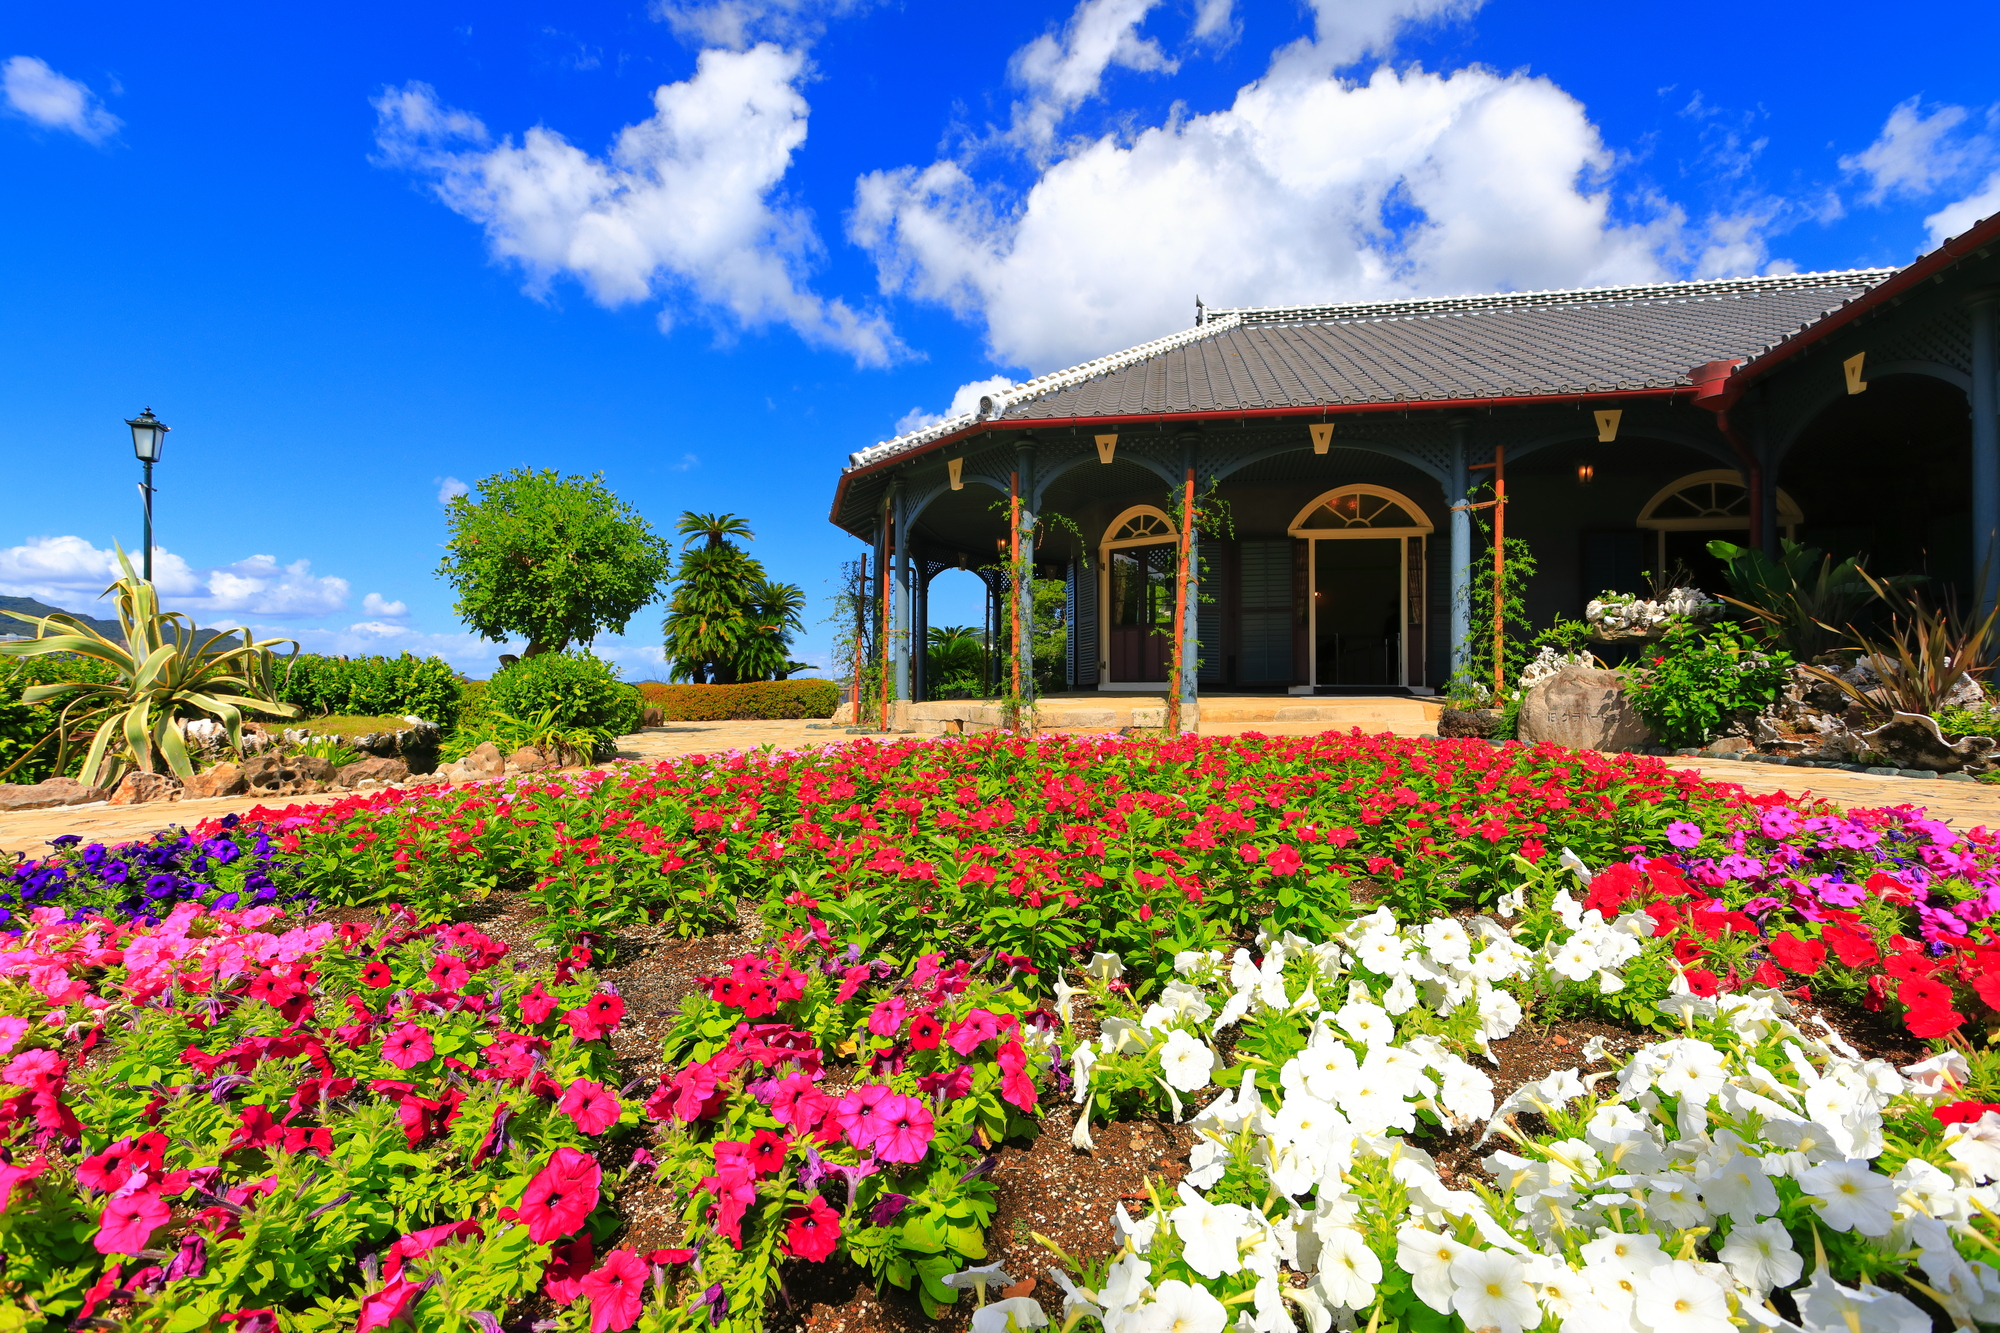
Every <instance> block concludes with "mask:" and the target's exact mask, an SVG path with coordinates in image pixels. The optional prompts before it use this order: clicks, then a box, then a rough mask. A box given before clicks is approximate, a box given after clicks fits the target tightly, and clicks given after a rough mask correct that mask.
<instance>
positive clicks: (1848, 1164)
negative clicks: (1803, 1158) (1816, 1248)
mask: <svg viewBox="0 0 2000 1333" xmlns="http://www.w3.org/2000/svg"><path fill="white" fill-rule="evenodd" d="M1799 1188H1800V1189H1801V1190H1803V1191H1804V1192H1805V1193H1806V1194H1808V1195H1810V1196H1811V1197H1812V1198H1813V1199H1815V1200H1817V1201H1818V1203H1819V1206H1820V1208H1819V1216H1820V1221H1822V1222H1824V1223H1826V1224H1827V1225H1828V1226H1830V1227H1832V1228H1833V1229H1834V1230H1835V1231H1856V1232H1859V1233H1860V1234H1862V1235H1864V1236H1886V1235H1888V1234H1889V1227H1890V1225H1891V1224H1892V1223H1893V1221H1894V1218H1893V1216H1892V1215H1891V1210H1893V1209H1894V1208H1895V1206H1896V1186H1895V1185H1894V1184H1893V1183H1892V1182H1891V1181H1890V1179H1889V1178H1888V1177H1887V1176H1884V1175H1878V1174H1876V1172H1874V1171H1873V1170H1871V1169H1870V1168H1869V1165H1868V1163H1866V1162H1862V1161H1856V1160H1854V1159H1852V1158H1849V1159H1848V1160H1847V1161H1844V1162H1823V1163H1821V1164H1820V1165H1818V1166H1816V1167H1814V1168H1813V1169H1812V1170H1810V1171H1807V1172H1806V1173H1805V1174H1803V1175H1801V1176H1800V1177H1799Z"/></svg>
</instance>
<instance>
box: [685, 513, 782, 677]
mask: <svg viewBox="0 0 2000 1333" xmlns="http://www.w3.org/2000/svg"><path fill="white" fill-rule="evenodd" d="M675 530H676V531H677V532H679V533H680V535H681V536H683V537H685V538H687V541H688V544H690V545H692V544H693V543H696V542H699V543H701V545H700V546H698V547H696V548H695V549H693V550H689V551H685V552H684V553H683V554H682V556H681V561H680V567H679V568H678V569H677V570H676V571H675V572H674V592H673V598H672V600H671V601H670V602H669V603H668V606H667V616H666V620H665V621H664V622H663V623H662V625H661V632H662V633H663V634H665V636H666V654H667V659H668V661H669V662H671V663H672V676H673V679H674V680H676V681H681V680H687V681H693V682H696V683H698V684H699V683H702V682H710V683H713V684H717V685H733V684H737V683H739V682H742V681H755V680H769V679H771V678H773V677H778V678H782V677H783V676H784V675H786V674H787V673H788V672H789V671H790V670H792V669H794V666H793V663H792V662H791V656H790V654H791V640H792V636H793V635H794V634H797V633H799V632H800V631H801V630H802V629H803V628H804V625H803V623H802V622H801V620H800V616H801V615H802V614H803V613H804V611H805V605H806V595H805V590H804V589H802V588H800V587H799V586H798V585H797V584H794V583H777V582H774V581H773V580H771V579H770V578H769V577H767V576H766V574H765V572H764V566H763V564H762V563H761V562H759V561H757V560H756V559H754V558H752V557H751V556H750V555H749V553H747V552H746V551H744V550H743V548H742V547H740V546H738V545H736V544H735V543H734V542H732V541H730V540H729V539H730V538H731V537H741V538H743V539H744V540H745V541H753V540H755V534H754V533H752V532H751V531H750V526H749V524H747V523H745V522H744V521H743V520H742V519H741V518H738V517H737V516H736V515H734V514H697V513H694V512H692V511H690V512H688V513H684V514H682V515H681V517H680V522H679V523H678V524H677V525H676V529H675Z"/></svg>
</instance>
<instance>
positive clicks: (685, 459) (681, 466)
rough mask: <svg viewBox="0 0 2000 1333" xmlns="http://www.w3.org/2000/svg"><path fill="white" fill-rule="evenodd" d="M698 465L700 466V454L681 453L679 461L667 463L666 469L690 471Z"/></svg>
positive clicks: (670, 470)
mask: <svg viewBox="0 0 2000 1333" xmlns="http://www.w3.org/2000/svg"><path fill="white" fill-rule="evenodd" d="M700 466H701V456H700V455H698V454H682V455H681V461H680V462H678V463H669V464H667V471H669V472H691V471H693V470H694V469H695V468H698V467H700Z"/></svg>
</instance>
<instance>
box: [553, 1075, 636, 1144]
mask: <svg viewBox="0 0 2000 1333" xmlns="http://www.w3.org/2000/svg"><path fill="white" fill-rule="evenodd" d="M621 1109H622V1108H620V1106H619V1105H618V1097H617V1094H615V1093H613V1092H612V1091H610V1090H609V1089H608V1088H606V1087H605V1086H604V1085H603V1084H602V1083H593V1082H591V1081H590V1080H589V1079H587V1078H580V1079H577V1080H575V1081H574V1082H572V1083H571V1084H570V1085H569V1086H568V1087H567V1088H565V1089H563V1095H562V1099H561V1100H560V1101H558V1102H557V1103H556V1110H558V1111H561V1112H562V1113H563V1114H564V1115H566V1116H568V1117H569V1118H570V1119H571V1120H574V1121H575V1122H576V1127H577V1128H578V1129H580V1130H582V1131H583V1132H584V1133H586V1134H602V1133H603V1132H604V1131H605V1130H607V1129H609V1128H611V1127H612V1126H613V1125H615V1124H617V1123H618V1116H619V1114H620V1111H621Z"/></svg>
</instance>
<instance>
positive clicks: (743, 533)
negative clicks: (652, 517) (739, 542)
mask: <svg viewBox="0 0 2000 1333" xmlns="http://www.w3.org/2000/svg"><path fill="white" fill-rule="evenodd" d="M674 531H675V532H678V533H679V534H680V535H681V536H683V537H686V538H687V541H685V542H683V543H682V545H684V546H692V545H693V544H694V543H695V542H696V541H705V542H706V543H707V549H708V550H711V551H713V550H717V549H719V548H721V547H723V546H726V545H728V544H729V539H730V538H731V537H741V538H742V539H743V540H744V541H746V542H754V541H756V540H757V534H756V533H754V532H752V531H750V524H749V521H748V520H746V519H741V518H738V517H737V516H736V515H734V514H697V513H695V512H694V510H692V509H689V510H686V511H684V512H683V513H682V514H681V518H680V522H678V523H676V524H675V525H674Z"/></svg>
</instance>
